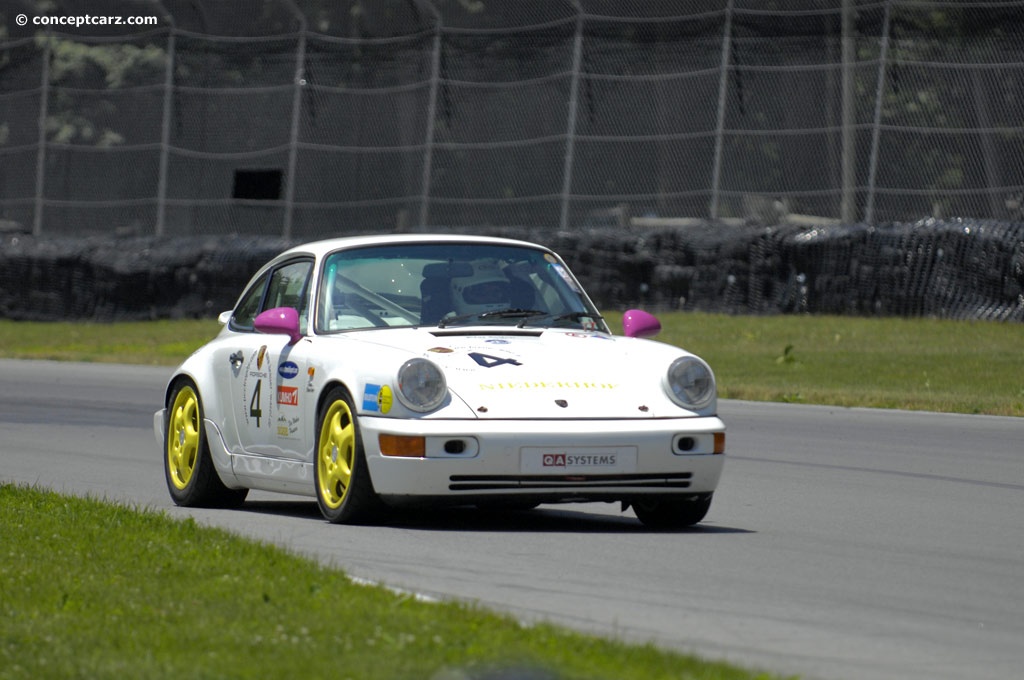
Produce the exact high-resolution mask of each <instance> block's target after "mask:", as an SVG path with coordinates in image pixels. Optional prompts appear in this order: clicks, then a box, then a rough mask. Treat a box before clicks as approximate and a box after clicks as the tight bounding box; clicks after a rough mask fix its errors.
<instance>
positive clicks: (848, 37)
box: [839, 0, 857, 224]
mask: <svg viewBox="0 0 1024 680" xmlns="http://www.w3.org/2000/svg"><path fill="white" fill-rule="evenodd" d="M854 28H855V24H854V10H853V5H852V4H851V0H843V18H842V36H841V37H840V41H841V42H842V55H843V56H842V61H843V66H842V69H843V79H842V83H843V84H842V87H843V97H842V99H843V103H842V107H843V112H842V118H843V157H842V164H843V170H842V173H843V188H842V194H841V196H842V198H840V200H839V214H840V219H841V220H842V222H843V223H844V224H852V223H854V222H856V221H857V93H856V87H855V81H854V75H855V64H856V61H857V46H856V40H855V37H854V35H853V31H854Z"/></svg>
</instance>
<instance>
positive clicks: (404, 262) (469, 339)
mask: <svg viewBox="0 0 1024 680" xmlns="http://www.w3.org/2000/svg"><path fill="white" fill-rule="evenodd" d="M221 322H222V323H223V324H224V328H223V330H222V331H221V332H220V334H218V335H217V337H216V338H214V339H213V340H211V341H210V342H209V343H208V344H206V345H204V346H203V347H202V348H200V349H199V350H198V351H196V352H195V353H194V354H193V355H192V356H190V357H189V358H188V359H187V360H186V361H185V362H184V363H183V364H182V365H181V366H180V367H178V368H177V369H176V370H175V371H174V374H173V377H172V378H171V379H170V381H169V383H168V386H167V392H166V400H165V408H163V409H161V410H160V411H157V412H156V413H155V414H154V419H153V425H154V430H155V433H156V437H157V440H158V441H159V443H160V445H161V446H162V447H163V458H164V472H165V476H166V480H167V488H168V489H169V491H170V494H171V497H172V498H173V500H174V502H175V503H177V504H179V505H183V506H207V507H216V506H219V507H230V506H237V505H239V504H241V503H242V502H243V501H244V499H245V497H246V494H247V493H248V490H249V489H261V490H267V491H274V492H282V493H290V494H301V495H306V496H311V497H315V498H316V500H317V503H318V505H319V507H320V510H321V512H322V513H323V515H324V517H326V518H327V519H328V520H329V521H331V522H338V523H367V522H374V521H379V519H380V518H381V517H382V516H383V515H384V513H385V511H387V510H388V509H389V508H394V507H400V506H403V505H413V504H435V505H437V504H455V505H477V506H488V505H491V506H498V507H518V508H529V507H533V506H536V505H539V504H542V503H564V502H591V501H616V502H621V503H622V508H623V510H625V509H627V508H628V507H630V506H631V507H632V508H633V511H634V512H635V513H636V516H637V517H638V518H639V519H640V521H641V522H643V523H644V524H646V525H649V526H655V527H664V528H673V527H685V526H690V525H692V524H695V523H697V522H700V521H701V520H702V519H703V518H704V516H705V514H706V513H707V511H708V508H709V506H710V504H711V498H712V494H713V493H714V491H715V488H716V486H717V484H718V480H719V477H720V475H721V472H722V465H723V461H724V458H725V456H724V455H723V454H724V450H725V425H724V424H723V423H722V421H721V420H720V419H719V418H718V417H717V415H716V414H717V391H716V386H715V379H714V375H713V374H712V372H711V369H710V368H709V367H708V365H707V364H706V363H705V362H704V361H702V360H701V359H699V358H698V357H696V356H694V355H692V354H690V353H688V352H686V351H684V350H682V349H679V348H677V347H673V346H670V345H666V344H663V343H660V342H655V341H653V340H649V339H645V338H647V337H650V336H652V335H653V334H655V333H657V331H658V330H659V329H660V324H659V323H658V322H657V320H656V319H655V318H654V317H652V316H651V315H649V314H646V313H644V312H640V311H636V310H631V311H629V312H626V314H625V315H624V319H623V326H624V329H625V336H616V335H612V334H611V333H610V332H609V329H608V327H607V326H606V324H605V322H604V320H603V319H602V317H601V315H600V314H599V313H598V311H597V309H596V308H595V307H594V305H593V303H592V302H591V301H590V299H589V298H588V297H587V295H586V293H584V291H583V289H582V287H581V286H580V284H579V282H578V281H577V280H576V278H575V277H574V276H573V275H572V274H571V273H570V271H569V269H568V268H567V267H566V265H565V263H564V262H563V261H562V260H561V259H560V258H559V257H558V256H557V255H556V254H555V253H553V252H552V251H550V250H548V249H547V248H544V247H542V246H539V245H535V244H531V243H526V242H522V241H514V240H509V239H499V238H489V237H467V236H424V235H402V236H390V237H380V236H373V237H351V238H339V239H333V240H327V241H320V242H316V243H310V244H307V245H303V246H298V247H295V248H292V249H290V250H288V251H286V252H284V253H282V254H281V255H278V256H277V257H275V258H274V259H273V260H271V261H270V262H269V263H268V264H266V265H265V266H264V267H263V268H262V269H260V270H259V271H258V272H257V273H256V275H255V276H254V277H253V279H252V280H251V281H250V283H249V284H248V286H247V287H246V289H245V291H244V292H243V293H242V295H241V297H240V298H239V300H238V303H237V305H236V306H235V309H234V310H233V311H230V312H225V313H223V314H222V315H221Z"/></svg>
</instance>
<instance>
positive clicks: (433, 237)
mask: <svg viewBox="0 0 1024 680" xmlns="http://www.w3.org/2000/svg"><path fill="white" fill-rule="evenodd" d="M402 243H479V244H481V245H486V244H491V245H514V246H523V247H527V248H535V249H540V250H549V248H547V247H545V246H542V245H540V244H537V243H531V242H529V241H520V240H517V239H510V238H500V237H497V236H477V235H460V234H387V235H365V236H344V237H339V238H330V239H322V240H319V241H311V242H309V243H304V244H301V245H297V246H294V247H292V248H289V249H288V250H286V251H284V252H283V253H281V254H280V255H278V256H277V257H276V258H274V259H275V260H278V259H281V258H287V257H291V256H294V255H298V254H302V255H314V256H316V257H322V256H324V255H326V254H327V253H330V252H333V251H335V250H339V249H342V248H362V247H365V246H376V245H394V244H402Z"/></svg>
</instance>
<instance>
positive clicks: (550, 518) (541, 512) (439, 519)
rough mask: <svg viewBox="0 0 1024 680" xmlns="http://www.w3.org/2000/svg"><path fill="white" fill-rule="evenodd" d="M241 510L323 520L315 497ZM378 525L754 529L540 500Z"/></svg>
mask: <svg viewBox="0 0 1024 680" xmlns="http://www.w3.org/2000/svg"><path fill="white" fill-rule="evenodd" d="M239 510H241V511H243V512H253V513H266V514H272V515H280V516H287V517H297V518H304V519H316V520H321V521H322V520H323V517H322V516H321V514H320V510H319V509H318V508H317V505H316V503H315V502H311V501H306V500H302V501H298V500H281V501H278V500H250V501H246V503H245V504H244V505H243V506H242V507H241V508H239ZM372 526H375V527H390V528H398V529H417V530H421V531H481V532H483V531H486V532H531V533H545V532H546V533H576V534H581V533H595V534H610V533H628V534H645V533H648V534H697V535H700V534H706V535H712V534H751V533H756V532H754V531H751V530H748V529H741V528H737V527H729V526H723V525H720V524H715V523H714V522H707V521H706V522H702V523H700V524H697V525H695V526H692V527H686V528H682V529H655V528H651V527H647V526H644V525H643V524H641V523H640V521H639V520H638V519H637V518H636V517H635V516H634V515H633V514H632V513H631V512H627V513H624V514H622V515H609V514H604V513H596V512H587V511H584V510H573V509H568V508H566V507H560V506H558V505H541V506H539V507H537V508H534V509H531V510H522V509H509V508H477V507H451V508H398V509H393V510H391V511H390V512H389V514H388V515H387V516H386V517H383V518H381V521H379V522H377V523H375V524H374V525H372Z"/></svg>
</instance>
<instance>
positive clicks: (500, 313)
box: [437, 307, 548, 328]
mask: <svg viewBox="0 0 1024 680" xmlns="http://www.w3.org/2000/svg"><path fill="white" fill-rule="evenodd" d="M547 314H548V313H547V312H542V311H540V310H539V309H520V308H518V307H514V308H509V309H496V310H494V311H490V312H481V313H479V314H462V315H461V316H452V317H449V318H445V319H441V320H440V321H438V322H437V327H438V328H445V327H447V326H448V324H451V323H460V322H462V321H468V320H470V319H480V320H481V321H482V320H484V319H523V321H524V322H525V321H526V319H528V318H530V317H533V316H547Z"/></svg>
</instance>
